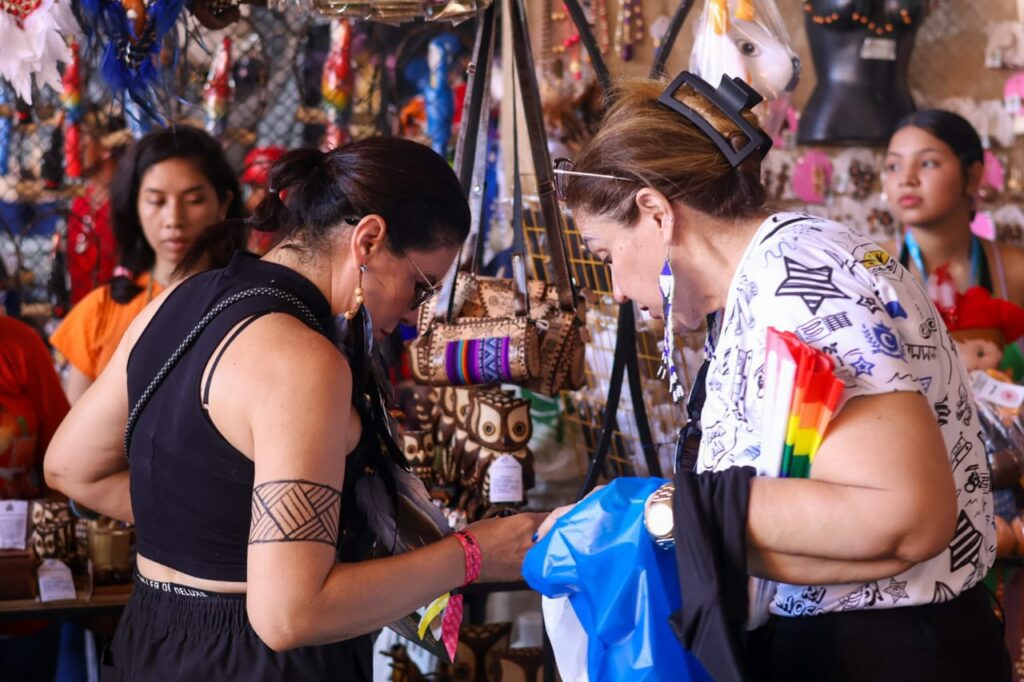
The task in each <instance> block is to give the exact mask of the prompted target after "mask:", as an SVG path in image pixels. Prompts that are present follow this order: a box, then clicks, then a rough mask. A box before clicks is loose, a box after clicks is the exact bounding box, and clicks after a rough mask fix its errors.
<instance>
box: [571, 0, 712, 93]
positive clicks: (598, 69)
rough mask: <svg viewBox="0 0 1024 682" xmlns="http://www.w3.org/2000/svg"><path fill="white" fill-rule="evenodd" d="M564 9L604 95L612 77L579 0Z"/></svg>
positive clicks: (608, 88) (609, 88)
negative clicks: (574, 26) (588, 58)
mask: <svg viewBox="0 0 1024 682" xmlns="http://www.w3.org/2000/svg"><path fill="white" fill-rule="evenodd" d="M691 2H692V0H691ZM565 9H567V10H568V11H569V17H570V18H571V19H572V23H573V24H575V25H576V32H577V33H579V36H580V42H581V43H583V49H585V50H586V51H587V56H588V57H590V65H591V66H593V67H594V74H595V75H596V76H597V81H598V82H599V83H600V84H601V87H602V88H604V91H605V93H606V94H607V93H609V92H611V90H612V77H611V74H610V73H609V72H608V65H607V64H605V63H604V55H602V54H601V48H600V47H598V45H597V39H595V38H594V32H593V31H591V30H590V22H589V21H587V15H586V13H585V12H584V11H583V8H582V7H580V3H579V0H565Z"/></svg>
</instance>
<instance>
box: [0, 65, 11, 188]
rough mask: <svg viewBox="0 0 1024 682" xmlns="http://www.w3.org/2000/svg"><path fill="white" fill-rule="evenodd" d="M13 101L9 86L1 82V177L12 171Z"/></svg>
mask: <svg viewBox="0 0 1024 682" xmlns="http://www.w3.org/2000/svg"><path fill="white" fill-rule="evenodd" d="M13 101H14V98H13V97H11V94H10V90H9V89H8V87H7V84H6V83H4V82H3V81H2V80H0V176H4V175H7V173H8V172H9V171H10V160H11V129H12V128H13V127H14V121H12V120H11V119H12V118H13V113H14V112H13V109H14V106H13Z"/></svg>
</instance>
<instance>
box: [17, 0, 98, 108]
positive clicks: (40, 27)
mask: <svg viewBox="0 0 1024 682" xmlns="http://www.w3.org/2000/svg"><path fill="white" fill-rule="evenodd" d="M0 10H2V11H0V36H3V48H2V49H0V78H2V79H4V80H6V81H8V82H9V83H10V84H11V86H12V87H13V88H14V92H15V93H16V94H17V95H18V96H19V97H21V98H22V99H23V100H25V101H26V102H28V103H29V104H31V103H32V79H33V77H34V78H35V80H36V84H37V85H38V86H40V87H41V86H43V85H48V86H50V87H51V88H53V89H54V90H57V91H59V90H60V87H61V84H60V71H58V69H57V64H58V63H65V64H66V63H68V62H69V61H70V60H71V50H70V49H69V48H68V46H67V43H66V42H65V41H64V36H68V37H72V38H73V37H75V36H77V35H79V34H80V33H81V29H80V28H79V27H78V23H77V22H76V21H75V17H74V14H72V11H71V2H70V0H0Z"/></svg>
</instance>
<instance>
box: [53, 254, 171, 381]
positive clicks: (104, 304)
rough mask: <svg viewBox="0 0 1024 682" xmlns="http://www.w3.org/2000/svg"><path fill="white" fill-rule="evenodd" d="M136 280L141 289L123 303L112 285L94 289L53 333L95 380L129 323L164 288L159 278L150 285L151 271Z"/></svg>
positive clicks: (79, 367)
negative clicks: (117, 299)
mask: <svg viewBox="0 0 1024 682" xmlns="http://www.w3.org/2000/svg"><path fill="white" fill-rule="evenodd" d="M135 283H136V284H137V285H139V286H140V287H142V291H140V292H139V293H138V294H137V295H136V296H135V298H133V299H132V300H131V301H129V302H128V303H125V304H123V305H122V304H120V303H118V302H117V301H115V300H114V299H113V298H112V297H111V295H110V285H104V286H101V287H97V288H96V289H93V290H92V291H91V292H89V294H88V295H87V296H86V297H85V298H83V299H82V300H81V301H79V302H78V304H77V305H76V306H75V307H74V308H72V309H71V311H70V312H69V313H68V315H67V317H65V318H64V321H63V322H61V324H60V326H59V327H57V331H55V332H54V333H53V334H52V335H51V336H50V343H51V344H53V347H54V348H56V349H57V350H58V351H60V352H61V354H63V355H64V357H66V358H67V359H68V362H70V363H71V364H72V365H73V366H74V367H75V369H77V370H78V371H79V372H81V373H82V374H84V375H85V376H87V377H89V378H90V379H93V380H95V379H96V377H98V376H99V375H100V372H102V371H103V368H104V367H106V366H107V363H108V362H110V358H111V357H112V356H113V355H114V351H115V350H117V344H118V343H120V342H121V337H122V336H124V333H125V331H127V330H128V325H130V324H131V323H132V320H134V319H135V316H136V315H138V314H139V313H140V312H141V311H142V309H143V308H145V307H146V304H147V303H149V302H150V301H151V300H152V299H153V298H154V297H156V296H157V295H159V293H160V292H161V290H162V289H163V287H161V286H160V284H158V283H157V282H153V286H152V288H150V286H149V284H150V277H149V273H144V274H142V275H140V276H139V277H138V278H136V280H135Z"/></svg>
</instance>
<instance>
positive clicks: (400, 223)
mask: <svg viewBox="0 0 1024 682" xmlns="http://www.w3.org/2000/svg"><path fill="white" fill-rule="evenodd" d="M369 214H376V215H380V216H381V217H383V218H384V220H385V222H386V223H387V227H388V230H387V241H388V247H389V248H390V249H391V250H392V251H394V252H398V253H401V252H405V251H408V250H417V249H419V250H429V249H433V248H437V247H441V246H449V245H454V244H461V243H462V242H463V241H464V240H465V239H466V236H467V235H468V234H469V222H470V215H469V206H468V205H467V203H466V199H465V197H464V196H463V194H462V187H461V185H460V184H459V180H458V178H457V177H456V175H455V173H454V172H452V169H451V168H450V167H449V166H448V163H447V162H446V161H445V160H444V159H442V158H441V157H440V156H438V155H437V154H436V153H435V152H434V151H433V150H432V149H430V148H429V147H425V146H423V145H421V144H418V143H416V142H411V141H409V140H403V139H401V138H396V137H371V138H366V139H363V140H358V141H356V142H352V143H350V144H347V145H345V146H343V147H339V148H337V149H334V150H331V151H329V152H321V151H319V150H317V149H296V150H293V151H290V152H287V153H286V154H284V155H283V156H282V157H281V158H280V159H278V161H277V162H276V163H275V164H274V165H273V167H272V168H271V169H270V182H269V185H268V192H267V196H266V198H265V199H264V200H263V201H262V202H260V204H259V206H257V207H256V210H255V212H254V213H253V215H252V217H251V218H250V219H249V225H250V226H251V227H252V228H253V229H255V230H260V231H262V232H275V233H276V237H277V239H278V240H281V239H286V238H291V239H292V240H293V241H294V242H298V243H299V244H300V245H301V246H302V247H303V248H306V249H313V250H316V249H318V248H320V247H321V245H322V244H323V243H326V240H327V238H328V236H329V234H330V233H331V232H332V230H334V229H335V228H337V227H339V226H341V225H344V224H345V221H346V219H348V220H351V219H355V218H361V217H362V216H365V215H369Z"/></svg>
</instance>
